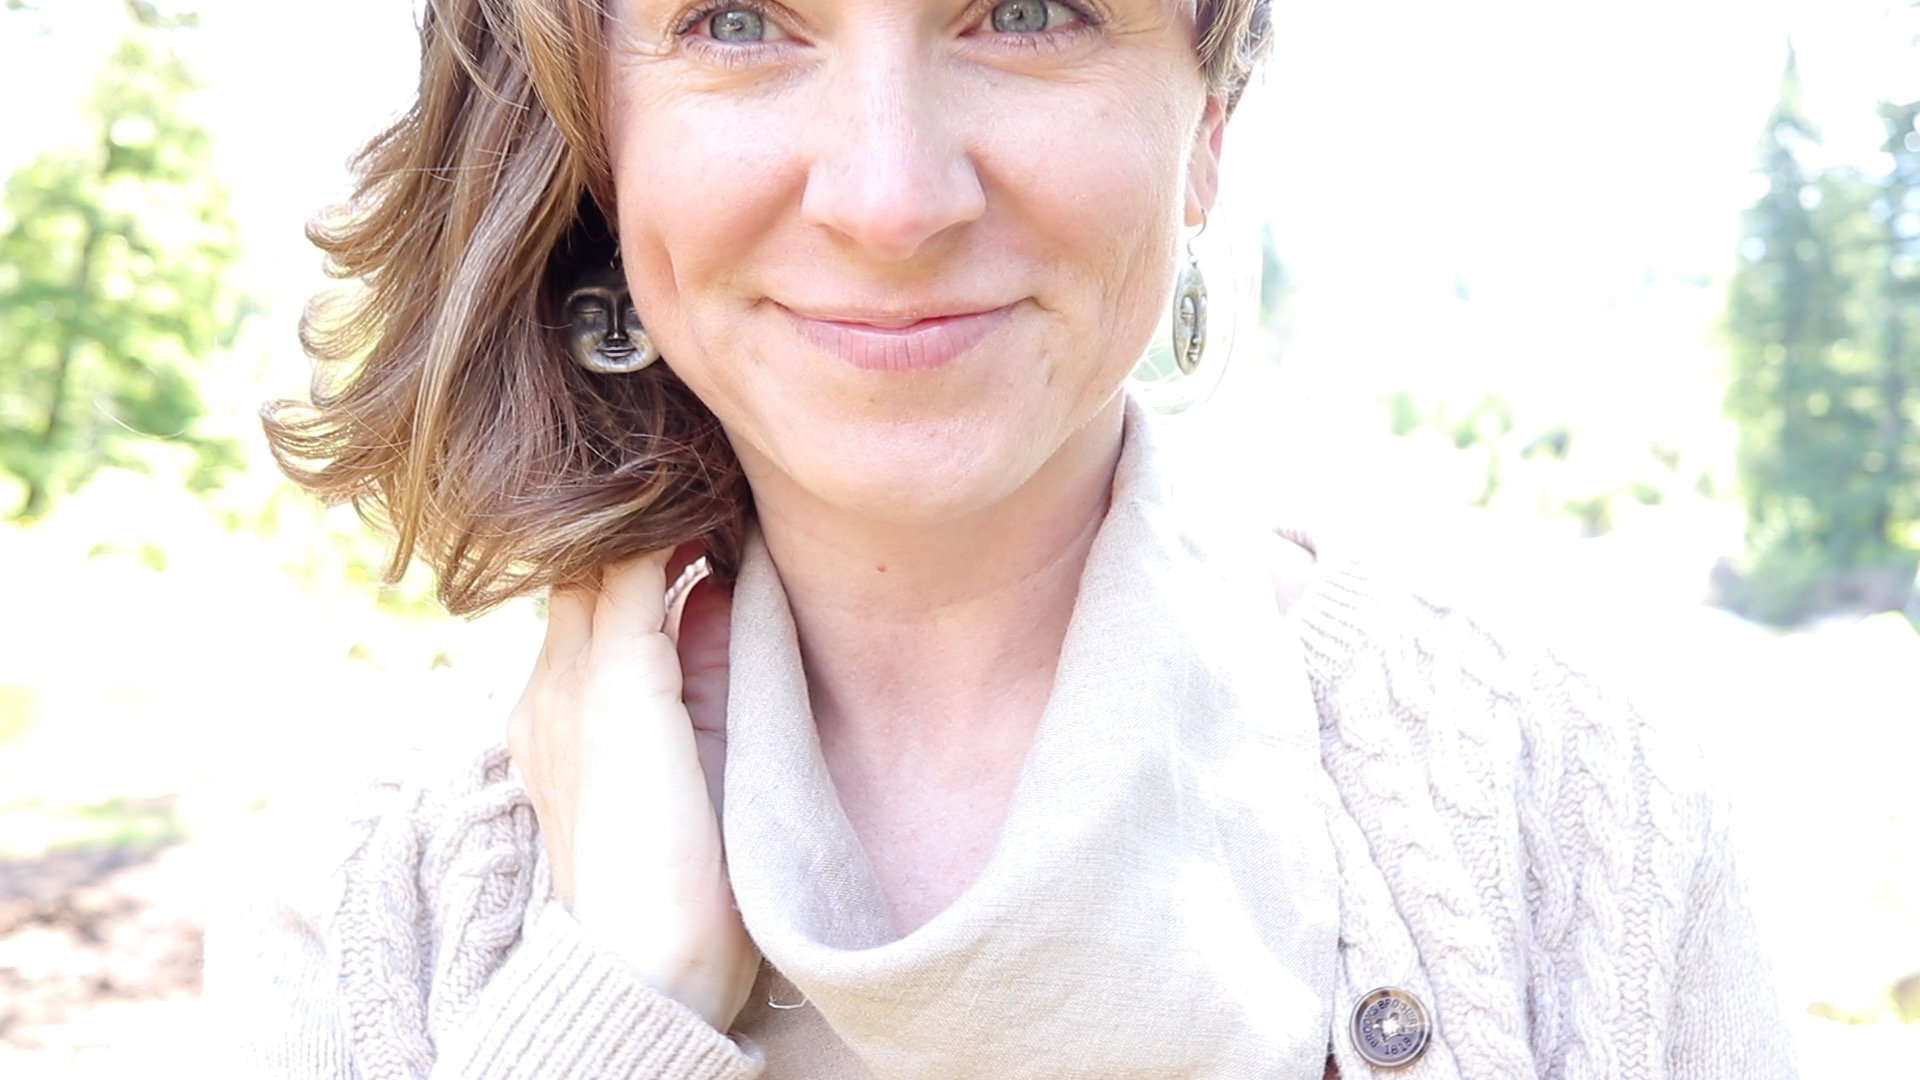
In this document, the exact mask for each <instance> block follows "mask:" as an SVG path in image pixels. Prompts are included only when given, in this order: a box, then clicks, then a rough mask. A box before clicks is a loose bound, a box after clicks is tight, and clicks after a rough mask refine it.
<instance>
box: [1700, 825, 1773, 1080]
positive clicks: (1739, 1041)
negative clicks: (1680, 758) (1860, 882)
mask: <svg viewBox="0 0 1920 1080" xmlns="http://www.w3.org/2000/svg"><path fill="white" fill-rule="evenodd" d="M1707 820H1708V823H1709V827H1708V829H1707V832H1706V845H1705V848H1704V850H1703V852H1702V854H1701V859H1700V862H1699V864H1698V865H1697V867H1696V872H1695V874H1694V877H1693V880H1692V883H1691V889H1690V891H1689V895H1688V897H1687V907H1688V917H1687V921H1686V925H1685V928H1684V930H1683V931H1682V935H1681V939H1680V948H1679V955H1678V957H1677V963H1676V965H1675V966H1676V979H1675V985H1674V997H1673V1012H1674V1015H1673V1023H1672V1041H1671V1042H1670V1043H1669V1049H1668V1065H1669V1073H1670V1075H1671V1076H1672V1077H1673V1080H1722V1078H1731V1077H1739V1078H1741V1080H1748V1078H1751V1080H1784V1078H1788V1077H1793V1076H1795V1075H1797V1073H1796V1070H1795V1066H1794V1057H1795V1055H1794V1047H1793V1043H1792V1037H1791V1031H1790V1030H1789V1028H1788V1026H1787V1024H1786V1022H1785V1018H1784V1017H1783V1015H1782V1010H1781V1007H1780V1001H1779V997H1778V994H1777V992H1776V990H1775V984H1774V979H1773V972H1772V970H1771V965H1770V964H1769V963H1768V962H1767V956H1766V952H1765V951H1764V949H1763V948H1762V947H1761V943H1760V936H1759V934H1758V933H1757V931H1756V930H1755V927H1754V920H1753V914H1752V910H1751V909H1750V908H1749V907H1748V905H1747V901H1746V893H1745V890H1744V888H1743V887H1742V881H1741V878H1740V876H1739V875H1738V874H1737V873H1736V872H1735V869H1734V856H1733V852H1734V844H1733V843H1732V842H1731V840H1730V839H1729V837H1728V835H1727V830H1726V827H1725V822H1726V815H1725V812H1724V810H1723V809H1722V808H1720V807H1719V806H1718V805H1717V804H1716V805H1715V806H1714V808H1713V809H1712V810H1711V811H1710V814H1709V817H1708V818H1707Z"/></svg>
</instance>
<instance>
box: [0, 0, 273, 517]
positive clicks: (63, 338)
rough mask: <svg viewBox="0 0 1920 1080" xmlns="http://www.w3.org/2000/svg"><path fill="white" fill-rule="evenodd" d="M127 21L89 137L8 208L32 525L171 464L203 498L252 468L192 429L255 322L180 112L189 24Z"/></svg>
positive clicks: (1, 371) (9, 276) (5, 378)
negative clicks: (134, 473) (61, 505)
mask: <svg viewBox="0 0 1920 1080" xmlns="http://www.w3.org/2000/svg"><path fill="white" fill-rule="evenodd" d="M129 13H130V14H131V15H132V16H133V27H132V29H131V30H130V32H129V33H128V34H127V36H126V37H125V38H124V40H122V41H121V42H120V44H119V46H118V47H117V48H116V49H115V50H114V51H113V53H112V54H111V56H110V57H109V58H108V59H107V61H106V62H105V63H104V64H103V65H102V68H101V70H100V72H99V74H98V76H97V78H96V81H95V86H94V90H93V94H92V96H91V99H90V100H89V101H88V103H87V110H86V116H87V128H86V138H85V139H83V140H82V141H81V142H79V143H78V144H76V145H72V146H66V147H58V148H54V149H50V150H48V151H46V152H44V153H42V154H41V155H40V156H39V157H38V158H36V159H35V160H34V161H32V162H31V163H29V164H28V165H26V166H25V167H23V168H22V169H20V170H19V171H18V172H16V173H15V174H14V175H13V176H12V177H11V178H10V179H9V180H8V181H7V184H6V191H5V195H4V202H3V203H0V342H5V348H6V357H5V363H4V364H3V365H0V472H4V473H6V474H9V475H11V476H12V477H14V478H15V479H16V480H17V481H18V482H19V484H20V486H21V488H22V489H23V492H24V496H23V498H22V500H21V503H20V505H19V507H18V508H17V510H16V514H17V515H18V516H21V517H28V518H31V517H37V516H40V515H41V514H43V513H45V511H46V509H47V507H48V505H49V504H50V502H51V501H52V499H53V498H55V497H56V496H57V495H59V494H61V493H63V492H66V491H70V490H72V489H73V488H75V487H76V486H78V485H79V484H80V483H82V482H83V481H85V480H86V479H87V478H88V477H89V476H91V475H92V474H93V473H94V472H95V471H97V470H98V469H100V468H102V467H105V466H121V467H132V468H141V467H144V466H145V465H146V464H148V462H149V461H150V460H151V459H152V457H153V456H154V454H155V453H156V452H159V453H162V454H165V453H169V452H170V453H172V454H173V455H174V456H175V457H177V458H179V459H180V460H181V461H182V464H183V468H184V469H185V471H186V474H187V482H188V484H189V486H192V487H194V488H196V489H200V490H204V489H205V488H207V487H210V486H212V485H213V484H215V483H217V481H218V480H219V478H220V477H221V475H223V473H224V472H226V471H227V470H228V469H230V468H232V467H234V466H235V465H237V464H238V462H239V450H238V448H237V447H235V446H234V445H233V444H232V443H230V442H227V441H224V440H218V439H212V438H207V437H204V436H202V435H200V434H198V433H197V432H196V430H195V421H196V420H197V419H198V417H199V416H200V415H201V412H202V405H201V401H200V396H199V394H198V392H197V391H196V389H195V385H194V382H195V376H196V374H197V373H198V372H199V371H200V370H202V369H203V368H204V367H205V365H206V364H207V363H208V361H209V359H210V357H211V356H212V355H213V354H214V352H215V350H216V348H217V347H218V346H219V345H220V344H221V343H222V342H223V341H226V340H230V339H231V336H232V334H233V333H234V332H235V330H236V329H237V325H238V322H239V320H240V318H241V314H240V312H241V307H240V305H239V303H238V301H237V298H236V297H235V296H234V295H233V293H232V292H231V290H230V289H229V288H228V286H227V283H226V271H227V268H228V267H229V265H230V264H231V263H232V261H233V259H234V257H235V254H236V246H237V240H236V233H235V229H234V226H233V223H232V221H231V220H230V218H229V217H228V214H227V210H226V199H225V196H224V193H223V192H222V191H221V190H220V189H219V188H218V186H217V185H216V184H215V183H213V181H212V179H211V166H210V160H209V145H208V142H209V140H208V135H207V132H206V131H205V130H204V129H203V128H201V127H200V126H199V125H198V124H196V123H194V122H192V121H191V120H190V119H188V118H187V117H186V116H185V114H184V111H183V105H184V103H185V102H186V101H187V99H188V98H189V96H190V95H191V93H192V92H193V91H194V89H195V87H196V84H195V81H194V79H193V76H192V73H191V72H190V71H189V70H188V68H187V66H186V64H185V62H184V61H183V60H182V59H181V58H180V56H179V55H177V54H176V53H175V52H174V51H173V48H172V44H171V42H170V40H169V38H170V36H171V35H172V34H176V33H180V32H182V30H181V28H182V27H184V26H188V25H190V24H191V19H190V18H189V17H185V16H167V15H162V14H161V13H160V12H159V11H157V10H156V9H155V8H153V7H152V6H151V5H148V4H142V3H130V4H129ZM167 446H171V447H173V448H174V449H173V450H172V451H165V450H161V449H159V448H162V447H167Z"/></svg>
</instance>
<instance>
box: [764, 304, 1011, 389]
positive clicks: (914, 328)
mask: <svg viewBox="0 0 1920 1080" xmlns="http://www.w3.org/2000/svg"><path fill="white" fill-rule="evenodd" d="M783 310H785V311H786V313H787V317H788V319H790V320H792V322H793V326H794V329H795V330H796V331H797V332H798V333H799V335H800V337H801V339H802V340H804V341H806V342H807V343H808V344H810V345H812V346H814V347H815V348H817V349H819V350H821V351H822V352H827V353H831V354H833V355H834V356H836V357H838V358H840V359H841V360H843V361H845V362H846V363H847V364H849V365H851V366H853V367H856V368H859V369H861V370H863V371H883V372H906V371H928V370H932V369H934V368H940V367H945V366H946V365H947V364H950V363H952V362H953V361H955V360H957V359H959V358H960V357H961V356H963V355H965V354H966V353H967V352H968V351H970V350H972V349H973V348H974V347H975V346H976V345H979V344H980V343H981V342H982V341H985V340H986V339H987V338H988V337H990V336H991V335H992V334H993V333H994V331H996V330H998V329H1000V327H1001V326H1002V325H1003V324H1005V322H1006V321H1007V319H1008V317H1009V316H1011V315H1012V313H1013V306H1012V305H1011V304H1009V305H1007V306H1005V307H998V308H992V309H990V310H986V311H973V312H965V313H961V314H954V315H940V316H936V317H933V318H924V319H923V318H912V317H897V316H890V315H884V314H862V315H858V316H854V317H849V318H837V317H836V318H827V317H820V316H814V315H803V314H801V313H800V312H797V311H794V310H793V309H791V308H784V309H783Z"/></svg>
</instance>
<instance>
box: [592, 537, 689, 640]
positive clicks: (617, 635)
mask: <svg viewBox="0 0 1920 1080" xmlns="http://www.w3.org/2000/svg"><path fill="white" fill-rule="evenodd" d="M672 554H673V550H672V549H671V548H662V549H660V550H659V551H649V552H647V553H646V554H645V555H636V556H634V557H633V558H631V559H625V560H623V561H621V562H617V563H612V564H610V565H609V566H607V568H606V569H605V570H604V571H602V572H601V575H600V593H599V595H598V596H597V597H596V598H595V601H596V602H595V604H594V608H593V640H594V644H595V645H596V646H598V645H601V644H605V645H607V646H610V647H615V648H619V647H622V646H625V645H631V644H633V643H636V642H638V641H640V640H642V639H644V638H647V637H650V636H652V635H654V634H658V633H659V632H660V628H661V626H662V625H663V624H664V623H665V622H666V615H667V611H666V593H667V559H668V558H669V557H670V556H672Z"/></svg>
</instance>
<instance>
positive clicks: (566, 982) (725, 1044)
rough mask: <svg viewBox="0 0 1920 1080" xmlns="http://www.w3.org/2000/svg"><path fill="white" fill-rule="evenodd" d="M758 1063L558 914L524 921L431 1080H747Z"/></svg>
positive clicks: (552, 905)
mask: <svg viewBox="0 0 1920 1080" xmlns="http://www.w3.org/2000/svg"><path fill="white" fill-rule="evenodd" d="M761 1066H762V1062H761V1060H760V1057H759V1054H758V1053H757V1052H755V1051H753V1050H752V1049H751V1048H750V1047H749V1046H743V1045H742V1044H741V1043H739V1042H736V1041H735V1040H733V1039H731V1038H729V1037H727V1036H726V1035H725V1034H723V1033H722V1032H719V1031H716V1030H714V1028H713V1026H712V1025H710V1024H708V1023H707V1022H706V1021H705V1020H704V1019H702V1018H701V1017H700V1016H699V1015H697V1014H696V1013H694V1012H693V1010H691V1009H689V1008H687V1007H686V1006H685V1005H682V1004H680V1003H679V1002H677V1001H674V1000H673V999H672V998H669V997H667V996H665V995H663V994H661V993H659V992H658V991H656V990H654V989H652V988H651V987H649V986H646V985H645V984H643V983H641V982H640V980H639V979H637V978H635V977H634V975H633V973H632V971H631V970H629V969H628V968H627V966H626V964H625V963H623V962H622V961H621V960H620V958H619V957H617V956H615V955H614V954H613V953H611V952H609V951H607V950H606V949H605V948H603V947H601V946H600V945H598V944H597V943H596V942H594V941H593V940H592V939H591V938H590V937H588V935H587V933H586V931H585V930H583V929H582V928H581V926H580V924H579V923H578V922H576V921H575V920H574V918H573V916H572V914H570V913H569V912H568V911H567V910H566V909H565V908H564V907H563V906H561V905H560V904H559V903H557V902H552V901H549V902H548V903H547V904H546V905H545V906H544V908H543V909H542V910H541V912H540V913H539V915H538V917H536V918H534V919H531V920H529V925H528V927H527V930H526V933H525V934H524V935H523V936H522V938H521V941H520V945H519V947H518V948H517V949H515V950H514V953H513V955H512V956H510V957H508V958H507V962H506V963H505V964H502V965H501V966H500V969H499V970H498V971H496V972H495V973H494V975H493V978H492V979H491V980H490V981H489V982H488V984H487V987H486V989H485V990H484V991H482V993H481V995H480V1001H479V1003H478V1004H477V1005H476V1006H475V1008H474V1011H473V1014H472V1015H471V1016H469V1017H468V1018H467V1020H466V1022H465V1023H464V1024H462V1025H461V1028H460V1031H459V1032H458V1033H457V1034H456V1035H455V1037H454V1038H453V1039H449V1040H446V1041H445V1042H443V1044H442V1045H441V1046H440V1047H439V1048H438V1061H437V1062H436V1064H435V1068H434V1075H435V1076H436V1077H447V1078H452V1077H460V1078H462V1080H469V1078H482V1077H485V1078H500V1080H505V1078H508V1077H529V1078H531V1077H538V1078H541V1080H547V1078H570V1077H578V1078H581V1080H587V1078H615V1077H631V1078H634V1080H751V1078H753V1077H756V1076H758V1075H759V1073H760V1070H761Z"/></svg>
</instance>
